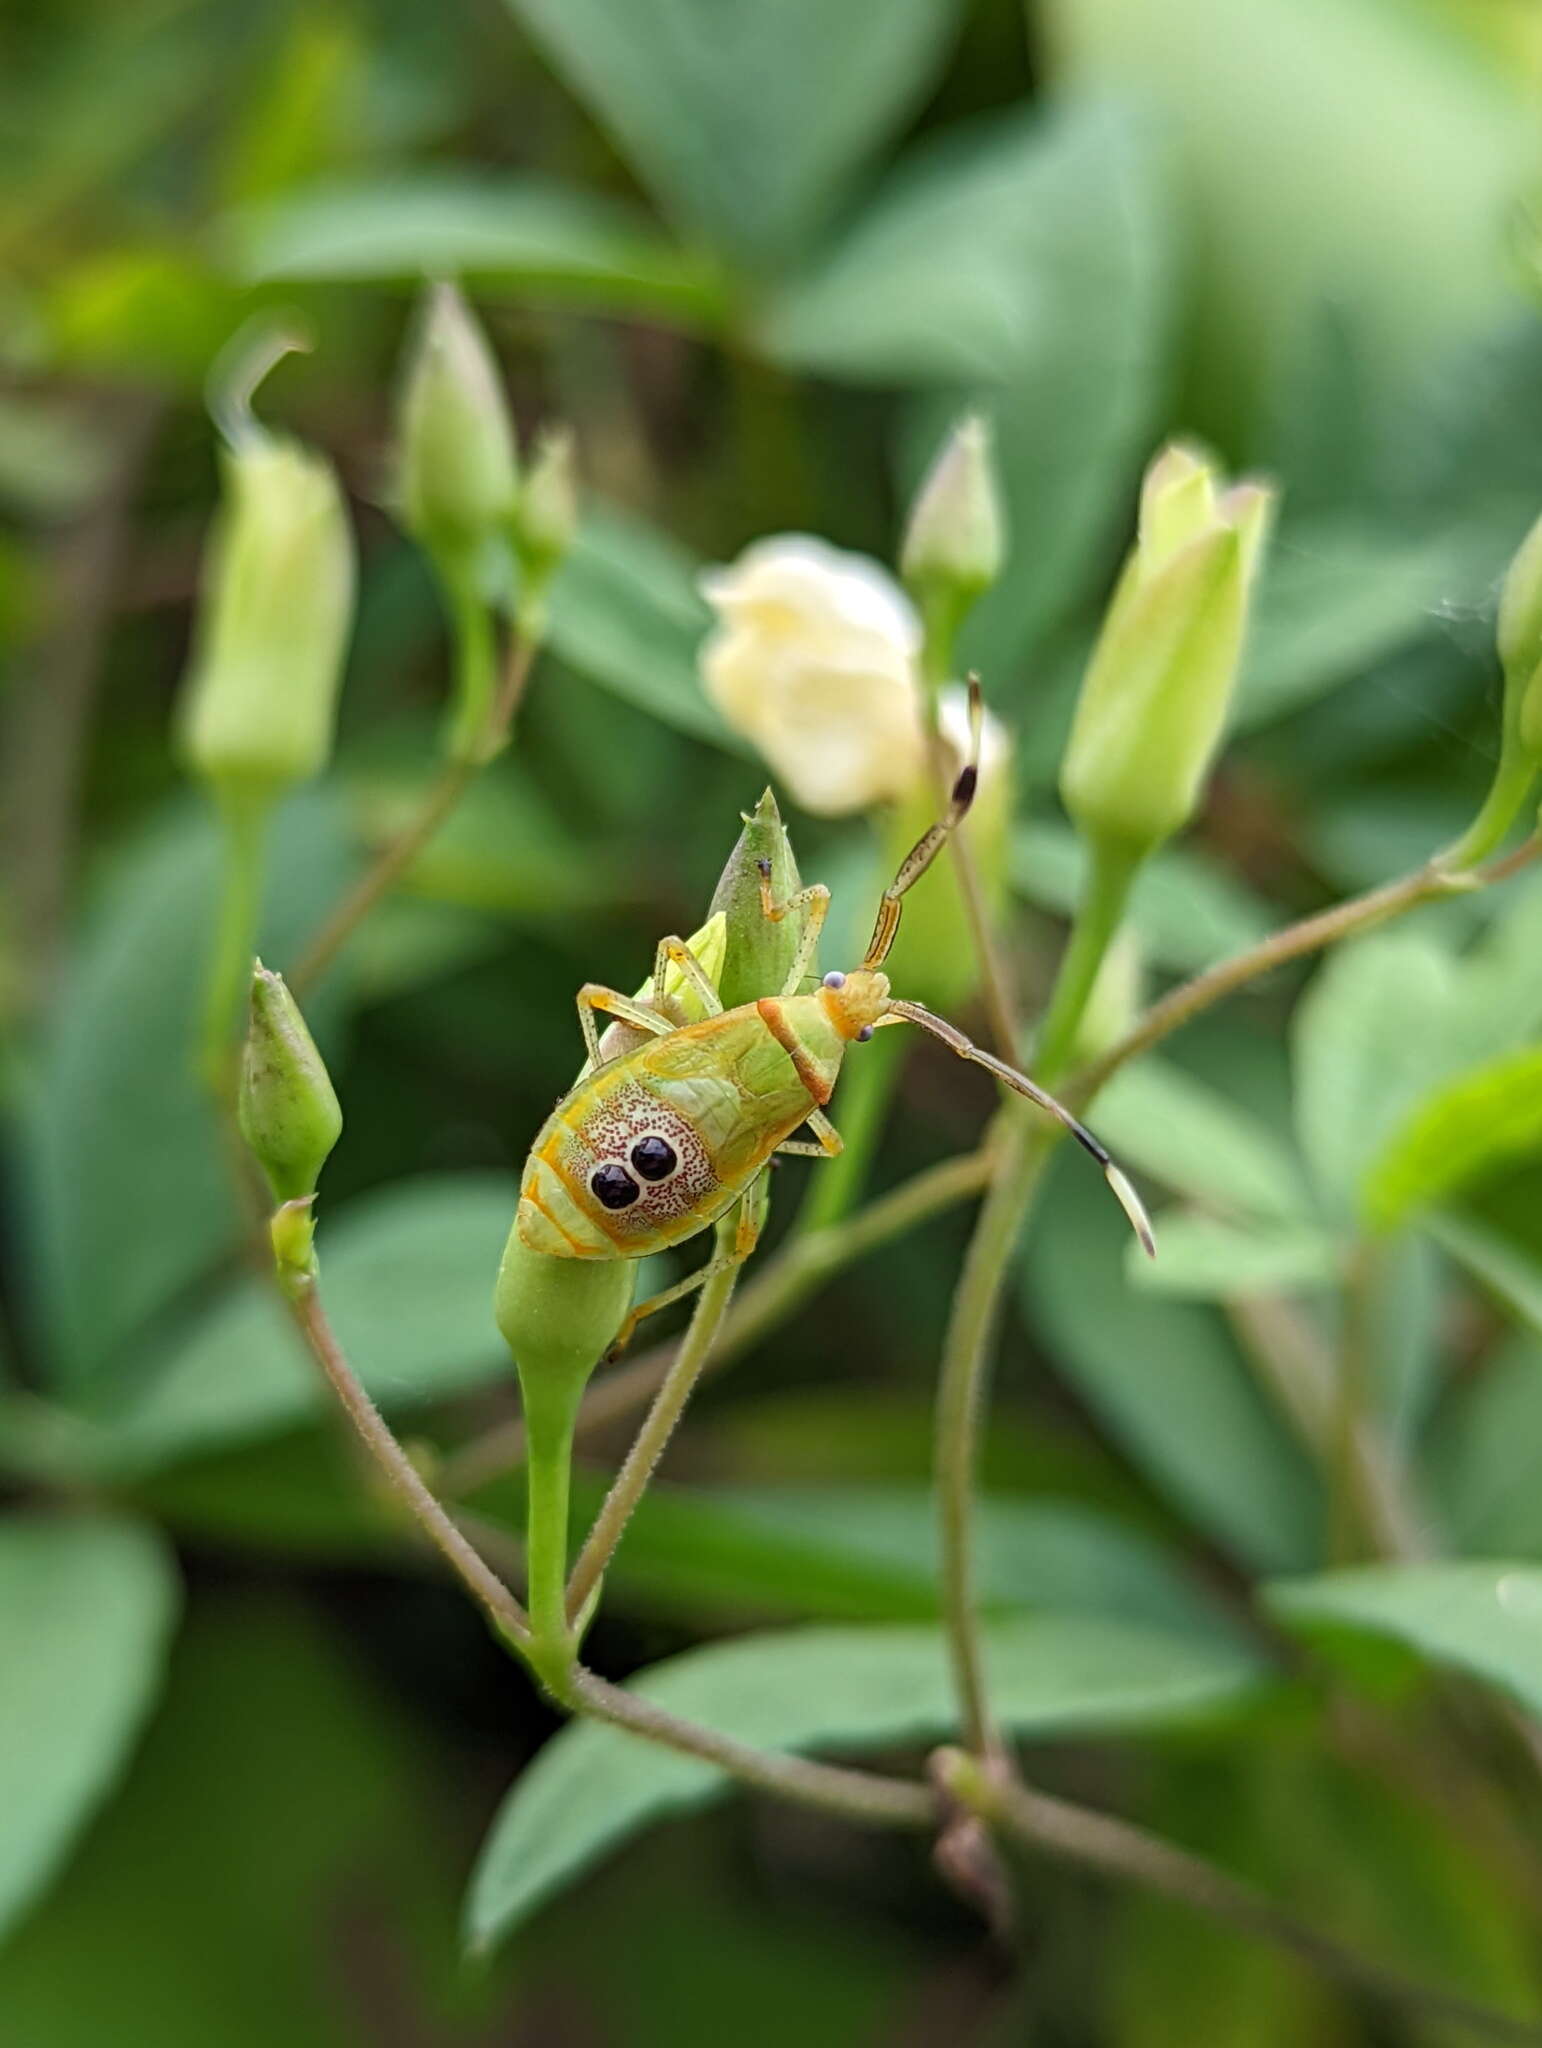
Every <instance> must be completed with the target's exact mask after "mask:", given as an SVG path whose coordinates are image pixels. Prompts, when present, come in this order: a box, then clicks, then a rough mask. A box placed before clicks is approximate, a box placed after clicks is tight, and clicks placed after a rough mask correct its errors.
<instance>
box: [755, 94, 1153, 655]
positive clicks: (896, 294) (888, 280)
mask: <svg viewBox="0 0 1542 2048" xmlns="http://www.w3.org/2000/svg"><path fill="white" fill-rule="evenodd" d="M1161 192H1162V176H1161V163H1160V159H1159V158H1158V157H1157V156H1156V154H1155V152H1154V149H1153V147H1152V144H1151V141H1150V139H1149V137H1148V135H1147V132H1146V130H1145V128H1144V126H1143V125H1142V124H1141V123H1140V122H1139V121H1138V120H1136V119H1135V118H1133V117H1131V116H1128V115H1126V114H1124V113H1122V112H1120V111H1119V110H1117V109H1114V108H1111V107H1109V106H1105V105H1101V104H1091V105H1084V106H1074V105H1073V106H1068V107H1061V108H1058V109H1056V110H1055V111H1053V112H1052V113H1050V114H1049V115H1047V116H1046V115H1043V114H1041V113H1038V112H1037V111H1035V112H1034V113H1031V114H1029V115H1026V116H1025V115H1021V114H1013V115H1011V116H1008V117H1006V118H1004V119H996V120H991V121H983V122H980V123H977V124H973V125H971V126H970V127H968V128H966V129H961V130H959V131H958V132H955V133H951V134H945V135H944V136H943V137H942V138H941V139H939V140H937V141H934V142H930V143H928V144H926V145H923V146H922V147H921V148H920V149H918V150H917V151H916V152H915V153H914V154H913V156H912V157H911V158H910V159H908V160H907V161H906V162H905V163H904V164H903V165H902V166H901V168H900V169H899V170H898V171H897V172H896V173H895V174H894V175H893V177H892V178H891V179H890V180H889V181H888V183H887V184H886V185H885V186H884V187H883V188H881V190H880V191H879V193H878V195H877V197H876V198H875V200H874V201H873V202H872V204H871V205H870V206H869V207H868V208H867V210H866V211H865V212H864V213H863V214H862V215H860V216H859V218H858V220H857V221H856V223H855V225H854V227H853V228H852V230H851V232H850V233H849V234H848V236H847V237H846V239H845V240H844V241H842V242H839V243H838V244H837V245H836V246H835V248H834V249H833V250H832V252H831V253H830V255H829V256H828V257H827V258H826V259H825V260H824V261H823V262H822V263H821V264H818V265H817V266H816V267H815V268H814V269H813V270H812V271H811V272H810V273H808V274H807V275H805V276H802V277H799V278H796V279H795V280H794V281H793V282H792V284H791V285H790V286H789V287H788V288H787V289H786V291H785V292H784V294H783V296H782V297H781V298H780V299H779V300H777V299H774V300H773V301H772V302H771V304H770V306H769V308H768V310H767V313H766V315H765V319H764V324H763V328H762V340H763V343H764V346H765V347H766V348H767V350H768V351H769V352H770V353H771V354H772V355H773V356H775V357H776V358H777V359H778V360H780V361H782V362H784V363H787V364H789V365H790V366H792V367H793V368H795V369H799V370H812V371H815V372H817V373H818V374H820V375H823V376H832V377H837V378H842V379H847V380H850V381H853V382H858V383H877V384H885V385H894V384H901V385H904V384H913V383H928V384H932V385H936V386H942V387H944V388H945V389H946V391H947V393H948V396H947V400H946V407H947V409H948V410H956V409H958V408H959V407H960V406H962V405H963V404H966V403H967V404H970V405H977V406H979V407H980V408H981V409H983V410H984V411H985V412H986V413H987V414H988V415H990V416H991V418H992V420H993V423H994V426H995V430H996V454H997V463H998V469H999V473H1000V476H1001V479H1002V484H1003V492H1004V497H1005V501H1006V515H1007V517H1006V526H1007V534H1008V543H1009V555H1008V560H1007V563H1006V567H1005V569H1004V571H1003V574H1002V576H1001V577H1000V579H999V581H998V583H997V585H996V587H995V589H994V590H993V591H991V592H990V593H988V594H987V595H986V597H985V598H984V599H983V600H982V601H981V603H980V605H979V606H978V607H977V609H976V611H975V613H974V615H973V616H972V617H971V620H970V622H969V626H968V629H967V631H966V634H965V640H964V646H963V654H964V658H965V659H966V660H967V661H968V662H970V663H973V664H974V665H976V666H978V667H980V668H981V669H982V671H983V672H984V673H986V674H987V675H994V676H997V677H1001V676H1003V675H1009V674H1010V673H1011V670H1012V668H1013V666H1014V665H1016V664H1017V663H1018V662H1019V661H1020V660H1021V658H1022V656H1023V654H1024V651H1025V650H1026V648H1027V647H1028V645H1029V643H1030V642H1032V641H1033V640H1035V639H1036V638H1038V637H1040V636H1042V634H1043V633H1044V632H1045V631H1046V630H1047V629H1048V627H1049V626H1050V625H1051V624H1052V623H1054V622H1055V621H1057V620H1059V619H1061V618H1063V617H1064V616H1065V614H1066V613H1067V612H1068V611H1069V610H1070V609H1071V608H1072V607H1073V606H1074V605H1075V604H1076V602H1077V601H1078V600H1079V599H1080V598H1082V597H1083V596H1085V595H1086V594H1087V593H1088V591H1089V590H1090V588H1091V587H1092V585H1093V584H1094V583H1095V582H1096V581H1097V579H1098V578H1099V577H1100V576H1101V575H1102V573H1103V571H1104V568H1105V566H1106V564H1105V563H1104V561H1103V559H1102V550H1103V548H1104V547H1105V546H1107V545H1108V544H1109V543H1110V542H1111V540H1112V529H1113V527H1114V525H1115V523H1116V521H1117V519H1118V517H1119V515H1120V513H1121V511H1122V510H1123V509H1124V507H1125V503H1126V500H1127V498H1128V496H1129V494H1130V492H1131V490H1132V486H1133V470H1134V466H1135V464H1136V462H1137V460H1138V458H1139V455H1140V453H1141V452H1142V449H1143V447H1144V444H1145V441H1146V439H1147V437H1148V434H1149V432H1150V428H1151V420H1152V408H1153V405H1154V403H1155V401H1156V398H1157V396H1158V392H1159V387H1160V384H1161V379H1162V373H1163V364H1164V361H1165V358H1166V351H1167V343H1168V333H1169V321H1168V311H1169V289H1168V288H1169V277H1170V264H1169V260H1168V258H1169V238H1168V235H1167V231H1166V225H1165V220H1164V218H1163V212H1162V201H1161ZM944 424H945V418H944V415H943V412H942V409H941V408H939V407H937V406H932V407H930V408H928V409H927V411H926V412H925V414H924V417H923V420H922V422H921V427H922V429H923V431H920V432H918V433H917V434H916V435H915V436H914V437H913V440H914V443H915V461H914V467H915V468H916V469H917V470H919V467H920V464H921V463H922V462H923V461H924V460H926V459H927V458H928V457H929V456H930V453H931V450H932V448H933V447H934V446H935V443H936V441H937V438H938V436H939V434H940V432H941V430H942V427H943V425H944ZM923 444H924V445H923Z"/></svg>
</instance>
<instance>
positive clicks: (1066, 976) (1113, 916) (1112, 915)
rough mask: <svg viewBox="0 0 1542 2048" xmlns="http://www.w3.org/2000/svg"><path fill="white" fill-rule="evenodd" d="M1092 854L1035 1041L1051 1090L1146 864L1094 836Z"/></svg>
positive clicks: (1039, 1071) (1040, 1070)
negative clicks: (1133, 886)
mask: <svg viewBox="0 0 1542 2048" xmlns="http://www.w3.org/2000/svg"><path fill="white" fill-rule="evenodd" d="M1089 854H1090V859H1089V865H1088V871H1087V884H1086V889H1085V892H1084V894H1083V896H1082V901H1081V903H1080V905H1079V906H1078V908H1077V912H1076V919H1075V922H1074V923H1073V924H1072V926H1071V937H1070V940H1069V942H1068V944H1067V946H1066V949H1065V954H1064V956H1063V958H1062V960H1061V962H1060V970H1059V972H1058V973H1057V975H1056V976H1055V985H1054V988H1053V989H1052V990H1051V991H1050V999H1049V1004H1048V1006H1047V1008H1046V1009H1045V1012H1044V1019H1043V1022H1042V1023H1041V1024H1040V1026H1039V1030H1038V1034H1037V1038H1036V1042H1035V1045H1034V1060H1033V1063H1034V1069H1035V1073H1036V1076H1037V1078H1038V1080H1039V1081H1040V1082H1041V1083H1042V1084H1043V1085H1044V1086H1045V1087H1046V1088H1053V1087H1054V1085H1055V1083H1056V1082H1057V1081H1058V1080H1059V1078H1060V1076H1061V1075H1062V1074H1063V1073H1064V1071H1065V1069H1066V1067H1067V1066H1068V1065H1069V1064H1070V1061H1071V1058H1072V1055H1073V1053H1074V1052H1075V1049H1076V1034H1077V1032H1078V1031H1079V1030H1080V1028H1081V1021H1082V1013H1083V1011H1084V1010H1085V1009H1086V1007H1087V1003H1088V999H1089V998H1090V996H1091V994H1092V990H1093V986H1094V984H1095V983H1096V981H1097V978H1098V969H1099V968H1100V967H1101V966H1102V964H1103V956H1104V954H1105V953H1107V951H1108V948H1109V946H1110V944H1111V943H1112V940H1113V937H1114V934H1115V932H1116V931H1117V930H1118V928H1119V922H1120V920H1121V918H1122V917H1123V916H1124V907H1125V904H1126V902H1127V901H1128V900H1129V894H1130V884H1131V883H1132V882H1133V881H1134V879H1135V872H1136V869H1137V868H1138V867H1139V866H1140V856H1139V855H1138V854H1134V853H1131V852H1129V851H1128V850H1127V849H1125V848H1124V847H1120V846H1115V845H1113V844H1112V843H1111V842H1109V841H1107V840H1102V839H1099V840H1094V841H1093V842H1092V844H1091V846H1090V849H1089Z"/></svg>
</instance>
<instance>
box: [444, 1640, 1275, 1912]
mask: <svg viewBox="0 0 1542 2048" xmlns="http://www.w3.org/2000/svg"><path fill="white" fill-rule="evenodd" d="M985 1642H986V1655H987V1658H988V1661H989V1664H990V1674H991V1698H992V1703H993V1705H994V1706H995V1709H996V1712H997V1715H998V1716H999V1718H1000V1721H1001V1723H1002V1725H1003V1726H1004V1727H1005V1728H1008V1729H1010V1730H1012V1731H1013V1732H1014V1733H1016V1734H1019V1735H1039V1736H1049V1735H1067V1734H1071V1733H1076V1734H1081V1735H1110V1734H1115V1733H1118V1732H1120V1731H1122V1730H1126V1729H1133V1728H1149V1727H1154V1726H1171V1725H1173V1724H1174V1723H1175V1722H1176V1723H1181V1722H1183V1721H1186V1720H1189V1719H1191V1718H1193V1717H1195V1716H1203V1715H1204V1714H1206V1713H1207V1712H1209V1711H1213V1710H1214V1709H1216V1708H1220V1707H1224V1706H1226V1705H1228V1704H1230V1703H1232V1702H1233V1701H1235V1700H1236V1699H1238V1698H1239V1697H1240V1696H1241V1695H1243V1694H1245V1693H1246V1692H1247V1691H1248V1690H1249V1688H1250V1687H1251V1686H1252V1685H1253V1683H1254V1682H1255V1681H1256V1679H1257V1677H1258V1666H1257V1665H1256V1664H1255V1663H1254V1662H1253V1661H1252V1659H1251V1658H1250V1657H1249V1656H1248V1655H1247V1654H1245V1653H1244V1652H1242V1651H1241V1650H1239V1649H1235V1648H1231V1647H1228V1646H1225V1645H1223V1644H1221V1643H1219V1642H1212V1641H1210V1640H1208V1639H1204V1640H1201V1641H1193V1640H1188V1639H1185V1638H1184V1637H1181V1636H1177V1635H1172V1634H1167V1633H1164V1632H1162V1631H1159V1630H1153V1629H1147V1628H1141V1627H1138V1626H1135V1625H1132V1624H1128V1623H1124V1622H1113V1621H1106V1620H1102V1621H1100V1620H1092V1619H1084V1618H1077V1617H1073V1616H1070V1615H1046V1616H1043V1617H1041V1618H1038V1619H1035V1620H1022V1621H1016V1622H1005V1623H996V1624H994V1625H992V1626H990V1627H988V1628H987V1630H986V1631H985ZM628 1690H629V1691H633V1692H635V1693H637V1694H638V1696H639V1697H641V1698H644V1699H647V1700H651V1701H652V1702H653V1703H654V1704H655V1705H657V1706H660V1707H663V1708H665V1709H667V1710H668V1711H669V1712H671V1713H675V1714H681V1715H684V1716H686V1717H687V1718H689V1719H691V1720H695V1721H700V1722H705V1723H706V1724H707V1726H709V1727H711V1728H713V1729H715V1730H716V1731H717V1732H718V1733H720V1734H725V1735H732V1736H734V1737H736V1738H737V1739H738V1740H740V1741H742V1742H749V1743H754V1744H756V1745H757V1746H760V1747H763V1748H774V1749H784V1750H820V1751H828V1752H834V1753H838V1754H849V1753H852V1752H861V1751H864V1750H872V1749H881V1748H885V1747H893V1746H896V1745H899V1744H910V1743H914V1742H920V1741H928V1740H931V1739H932V1738H934V1737H936V1736H939V1735H942V1734H945V1733H946V1732H947V1731H948V1730H949V1729H951V1728H952V1727H953V1726H954V1724H955V1717H956V1707H955V1703H954V1700H953V1695H952V1688H951V1684H950V1681H949V1677H948V1670H947V1660H946V1657H945V1655H944V1652H943V1643H942V1638H941V1636H940V1634H939V1633H938V1632H937V1631H935V1630H933V1629H924V1628H872V1629H834V1628H827V1629H800V1630H787V1631H783V1632H780V1633H777V1634H772V1635H759V1636H742V1637H739V1638H738V1639H736V1640H735V1641H733V1642H728V1643H717V1644H714V1645H712V1646H711V1647H710V1648H707V1649H704V1650H692V1651H688V1652H687V1653H686V1654H685V1655H684V1656H681V1657H673V1658H671V1659H669V1660H668V1661H667V1662H666V1663H663V1664H658V1665H654V1666H653V1667H652V1668H651V1669H650V1670H648V1671H646V1672H645V1673H643V1674H642V1676H641V1677H640V1678H638V1679H634V1680H633V1681H632V1683H631V1685H630V1686H629V1687H628ZM731 1785H732V1781H731V1780H730V1779H728V1778H727V1777H725V1776H724V1774H723V1773H722V1772H720V1771H718V1770H716V1769H715V1768H714V1767H713V1766H712V1765H710V1764H705V1763H701V1762H699V1761H698V1760H697V1759H695V1758H694V1757H686V1756H681V1755H680V1754H678V1753H677V1752H674V1751H669V1750H664V1749H660V1748H658V1747H657V1746H655V1745H653V1744H651V1743H647V1742H644V1741H642V1740H640V1739H639V1738H638V1737H636V1736H634V1735H631V1734H627V1733H623V1732H622V1731H620V1730H618V1729H615V1728H610V1727H606V1726H602V1725H601V1724H599V1723H595V1722H590V1723H587V1724H581V1723H574V1724H573V1725H571V1726H570V1727H568V1728H565V1729H564V1730H563V1731H562V1733H561V1734H559V1735H557V1736H554V1737H553V1739H552V1740H551V1741H550V1742H549V1743H548V1744H547V1746H546V1748H545V1749H544V1750H543V1751H542V1752H541V1754H540V1756H539V1757H538V1759H537V1760H536V1762H535V1763H534V1764H533V1765H532V1766H531V1767H530V1769H529V1770H528V1771H526V1772H525V1774H524V1776H523V1777H522V1778H521V1779H520V1780H519V1781H518V1783H517V1784H516V1785H515V1787H514V1789H513V1791H512V1792H511V1793H510V1795H509V1798H508V1800H507V1801H506V1803H505V1805H504V1807H503V1809H502V1812H501V1813H500V1815H499V1817H498V1819H497V1820H496V1821H495V1822H494V1825H493V1831H492V1833H491V1835H490V1836H489V1837H488V1839H487V1841H486V1843H485V1844H484V1846H483V1850H482V1856H481V1860H480V1863H479V1865H478V1868H477V1871H476V1875H475V1877H474V1878H473V1880H472V1891H471V1899H470V1903H469V1909H468V1914H469V1917H468V1932H469V1935H470V1938H471V1940H472V1941H473V1942H474V1943H475V1945H476V1946H477V1947H478V1948H487V1947H489V1946H490V1945H491V1944H492V1943H493V1942H494V1941H495V1940H496V1939H498V1938H499V1937H500V1936H501V1935H503V1934H506V1933H507V1932H508V1931H509V1930H510V1929H511V1928H512V1927H514V1926H515V1925H517V1923H518V1922H519V1921H520V1920H522V1919H523V1918H525V1917H526V1916H527V1915H528V1914H529V1913H531V1912H533V1911H534V1910H535V1908H536V1907H537V1906H539V1905H541V1904H542V1903H543V1902H544V1901H545V1900H546V1899H548V1898H550V1897H551V1895H552V1894H553V1893H554V1892H555V1891H557V1890H559V1889H560V1888H561V1887H562V1886H563V1885H564V1884H566V1883H569V1882H570V1881H571V1880H572V1879H573V1878H575V1877H576V1876H578V1875H579V1873H580V1872H581V1871H582V1870H584V1869H585V1868H587V1866H588V1865H589V1864H590V1863H592V1862H593V1861H594V1859H595V1858H596V1857H597V1856H598V1855H600V1854H601V1853H603V1852H604V1851H606V1850H608V1849H611V1848H614V1847H615V1846H616V1845H617V1844H618V1843H619V1842H621V1841H622V1840H624V1839H625V1838H626V1837H627V1836H628V1835H631V1834H634V1833H636V1831H637V1830H638V1829H639V1828H642V1827H645V1826H647V1825H649V1824H650V1823H652V1822H654V1821H657V1820H660V1819H662V1818H663V1817H664V1816H665V1815H667V1814H673V1813H680V1812H684V1811H687V1810H689V1809H690V1808H693V1807H696V1806H700V1805H703V1804H704V1803H705V1802H706V1801H707V1800H709V1799H713V1798H718V1797H721V1796H722V1795H723V1794H724V1793H725V1792H727V1791H729V1790H730V1789H731Z"/></svg>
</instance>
